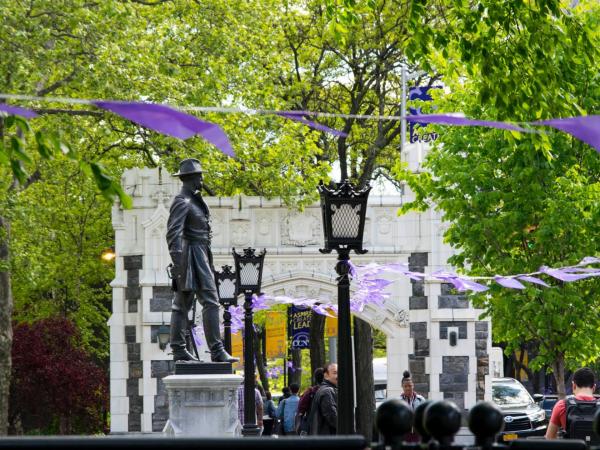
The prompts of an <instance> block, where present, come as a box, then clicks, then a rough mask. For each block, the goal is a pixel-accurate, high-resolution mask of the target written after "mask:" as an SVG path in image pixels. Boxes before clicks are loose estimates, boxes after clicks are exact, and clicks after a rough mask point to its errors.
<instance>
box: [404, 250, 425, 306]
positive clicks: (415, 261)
mask: <svg viewBox="0 0 600 450" xmlns="http://www.w3.org/2000/svg"><path fill="white" fill-rule="evenodd" d="M427 262H428V257H427V253H425V252H421V253H411V254H410V257H409V258H408V270H410V271H412V272H425V267H427ZM410 284H411V286H412V293H411V296H410V297H409V299H408V308H409V309H427V308H428V307H429V304H428V301H427V296H426V295H425V282H424V281H423V280H412V279H411V280H410Z"/></svg>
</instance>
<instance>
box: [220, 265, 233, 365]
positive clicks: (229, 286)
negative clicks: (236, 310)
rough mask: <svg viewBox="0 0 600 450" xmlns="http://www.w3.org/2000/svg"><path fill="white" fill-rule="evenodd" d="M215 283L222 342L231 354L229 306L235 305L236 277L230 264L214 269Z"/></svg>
mask: <svg viewBox="0 0 600 450" xmlns="http://www.w3.org/2000/svg"><path fill="white" fill-rule="evenodd" d="M215 284H216V285H217V292H218V294H219V303H221V306H223V309H224V311H223V328H224V329H225V336H224V342H223V343H224V344H225V350H226V351H227V353H229V354H231V313H230V312H229V307H230V306H237V295H238V292H237V277H236V274H235V273H234V272H232V271H231V266H227V265H225V266H222V267H221V271H220V272H219V271H217V270H215Z"/></svg>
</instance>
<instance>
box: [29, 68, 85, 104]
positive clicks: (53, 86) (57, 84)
mask: <svg viewBox="0 0 600 450" xmlns="http://www.w3.org/2000/svg"><path fill="white" fill-rule="evenodd" d="M76 74H77V69H73V70H72V71H71V73H70V74H69V75H67V76H66V77H64V78H63V79H62V80H58V81H56V82H55V83H52V84H51V85H50V86H48V87H47V88H44V89H38V90H37V91H36V92H35V94H36V95H37V96H38V97H42V96H44V95H46V94H49V93H50V92H53V91H55V90H57V89H58V88H60V87H61V86H64V85H65V84H67V83H68V82H69V81H71V80H72V79H73V78H75V75H76Z"/></svg>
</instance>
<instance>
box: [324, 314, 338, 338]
mask: <svg viewBox="0 0 600 450" xmlns="http://www.w3.org/2000/svg"><path fill="white" fill-rule="evenodd" d="M337 334H338V320H337V317H329V316H327V317H326V318H325V336H327V337H336V336H337Z"/></svg>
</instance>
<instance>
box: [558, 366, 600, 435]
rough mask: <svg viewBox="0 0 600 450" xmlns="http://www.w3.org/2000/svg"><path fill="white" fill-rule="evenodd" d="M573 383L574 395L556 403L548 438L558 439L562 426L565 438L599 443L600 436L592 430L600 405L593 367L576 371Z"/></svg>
mask: <svg viewBox="0 0 600 450" xmlns="http://www.w3.org/2000/svg"><path fill="white" fill-rule="evenodd" d="M571 383H572V386H573V395H571V396H568V397H567V398H565V399H564V400H559V401H558V402H556V405H554V409H553V410H552V416H551V417H550V423H549V424H548V429H547V430H546V439H556V438H557V437H558V431H559V429H560V428H562V429H563V430H565V436H564V437H565V438H568V439H583V440H585V441H587V442H588V443H597V442H598V441H599V440H598V437H597V436H596V435H595V433H593V432H592V422H593V419H594V414H595V413H596V410H597V408H598V406H600V402H599V401H598V400H597V399H596V398H595V397H594V389H595V388H596V376H595V375H594V372H593V371H592V370H591V369H589V368H587V367H583V368H581V369H577V370H576V371H575V373H574V374H573V381H572V382H571Z"/></svg>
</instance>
